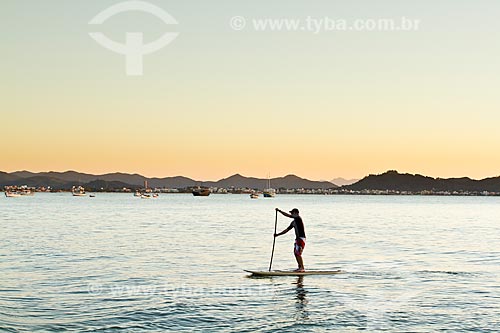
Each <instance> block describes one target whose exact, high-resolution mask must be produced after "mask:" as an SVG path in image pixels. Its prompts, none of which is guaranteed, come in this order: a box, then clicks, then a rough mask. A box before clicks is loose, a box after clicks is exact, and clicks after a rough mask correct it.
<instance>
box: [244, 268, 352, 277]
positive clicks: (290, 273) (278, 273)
mask: <svg viewBox="0 0 500 333" xmlns="http://www.w3.org/2000/svg"><path fill="white" fill-rule="evenodd" d="M244 271H245V272H248V273H250V274H252V276H303V275H333V274H341V273H344V272H343V271H341V270H340V269H337V270H335V271H305V272H295V271H271V272H269V271H249V270H246V269H245V270H244Z"/></svg>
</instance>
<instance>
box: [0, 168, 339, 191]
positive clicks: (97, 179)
mask: <svg viewBox="0 0 500 333" xmlns="http://www.w3.org/2000/svg"><path fill="white" fill-rule="evenodd" d="M145 181H147V182H148V186H149V187H152V188H155V187H160V188H177V189H182V188H187V187H192V186H198V185H203V186H209V187H223V188H230V187H235V188H251V189H260V190H262V189H264V188H266V187H267V182H268V180H267V179H262V178H252V177H244V176H242V175H239V174H236V175H233V176H231V177H229V178H224V179H221V180H219V181H206V182H202V181H199V180H194V179H191V178H187V177H182V176H177V177H165V178H147V177H144V176H142V175H139V174H126V173H109V174H103V175H92V174H87V173H80V172H76V171H66V172H53V171H51V172H39V173H33V172H30V171H16V172H12V173H6V172H0V186H2V187H3V186H8V185H18V186H20V185H28V186H31V187H42V186H45V187H47V186H50V187H51V188H53V189H71V187H72V186H74V185H81V186H83V187H85V188H89V189H101V188H103V189H107V190H112V189H121V188H124V187H126V188H130V189H137V188H142V187H143V186H144V182H145ZM271 186H272V187H273V188H285V189H299V188H304V189H329V188H336V187H338V186H337V185H335V184H333V183H331V182H327V181H312V180H308V179H304V178H300V177H297V176H295V175H288V176H285V177H279V178H272V179H271Z"/></svg>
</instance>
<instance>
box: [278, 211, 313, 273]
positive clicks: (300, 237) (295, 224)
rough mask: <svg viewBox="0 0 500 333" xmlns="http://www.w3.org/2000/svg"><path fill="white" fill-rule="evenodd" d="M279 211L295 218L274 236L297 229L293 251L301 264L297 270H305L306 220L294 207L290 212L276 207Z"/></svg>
mask: <svg viewBox="0 0 500 333" xmlns="http://www.w3.org/2000/svg"><path fill="white" fill-rule="evenodd" d="M276 211H277V212H280V213H281V214H283V215H284V216H286V217H290V218H292V219H293V221H292V223H290V225H289V226H288V228H286V229H285V230H283V231H282V232H280V233H277V234H274V237H278V236H281V235H284V234H286V233H287V232H289V231H290V230H292V229H295V244H294V246H293V253H294V254H295V259H296V260H297V264H299V268H298V269H297V270H296V272H304V271H305V269H304V261H303V260H302V252H303V251H304V247H305V246H306V231H305V229H304V222H303V221H302V218H301V217H300V216H299V210H298V209H297V208H294V209H292V210H291V211H290V214H288V213H287V212H284V211H282V210H281V209H279V208H276Z"/></svg>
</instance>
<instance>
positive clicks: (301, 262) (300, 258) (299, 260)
mask: <svg viewBox="0 0 500 333" xmlns="http://www.w3.org/2000/svg"><path fill="white" fill-rule="evenodd" d="M295 260H297V264H299V269H301V270H304V260H302V257H301V256H298V255H295Z"/></svg>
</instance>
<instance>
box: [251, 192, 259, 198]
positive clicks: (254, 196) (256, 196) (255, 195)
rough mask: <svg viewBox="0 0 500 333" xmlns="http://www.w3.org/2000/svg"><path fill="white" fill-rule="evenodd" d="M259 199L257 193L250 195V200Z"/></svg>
mask: <svg viewBox="0 0 500 333" xmlns="http://www.w3.org/2000/svg"><path fill="white" fill-rule="evenodd" d="M258 198H259V194H258V193H252V194H250V199H258Z"/></svg>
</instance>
